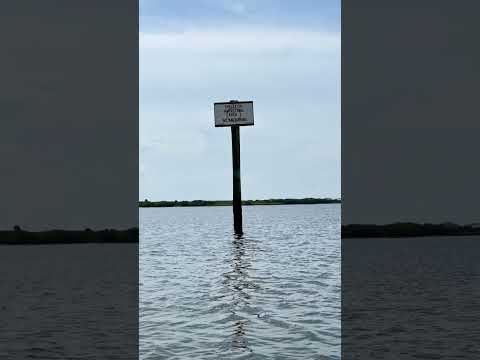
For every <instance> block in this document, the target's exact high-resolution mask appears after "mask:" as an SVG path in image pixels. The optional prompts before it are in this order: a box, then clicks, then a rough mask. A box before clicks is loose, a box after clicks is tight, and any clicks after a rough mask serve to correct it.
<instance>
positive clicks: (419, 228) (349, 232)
mask: <svg viewBox="0 0 480 360" xmlns="http://www.w3.org/2000/svg"><path fill="white" fill-rule="evenodd" d="M478 235H480V227H479V226H478V225H477V224H470V225H458V224H453V223H442V224H429V223H424V224H419V223H392V224H386V225H373V224H350V225H342V239H343V238H345V239H347V238H411V237H427V236H478Z"/></svg>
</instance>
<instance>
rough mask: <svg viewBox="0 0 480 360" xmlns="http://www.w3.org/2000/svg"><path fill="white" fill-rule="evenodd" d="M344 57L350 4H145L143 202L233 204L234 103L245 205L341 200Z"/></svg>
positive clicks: (219, 0)
mask: <svg viewBox="0 0 480 360" xmlns="http://www.w3.org/2000/svg"><path fill="white" fill-rule="evenodd" d="M340 50H341V48H340V2H339V1H329V0H328V1H313V0H312V1H307V0H302V1H295V2H293V1H282V0H280V1H279V0H277V1H269V0H261V1H258V0H257V1H226V0H190V1H187V0H170V1H159V0H141V1H140V34H139V52H140V57H139V81H140V84H139V105H140V113H139V121H140V128H139V144H140V149H139V154H140V163H139V198H140V199H141V200H143V199H149V200H150V201H154V200H195V199H205V200H215V199H229V198H231V196H232V173H231V172H232V169H231V139H230V131H229V129H228V128H215V127H214V117H213V103H214V102H217V101H229V100H232V99H235V100H253V102H254V112H255V125H254V126H249V127H242V128H241V131H240V137H241V162H242V164H241V172H242V197H243V198H244V199H264V198H282V197H292V198H293V197H295V198H297V197H333V198H337V197H340V135H341V132H340Z"/></svg>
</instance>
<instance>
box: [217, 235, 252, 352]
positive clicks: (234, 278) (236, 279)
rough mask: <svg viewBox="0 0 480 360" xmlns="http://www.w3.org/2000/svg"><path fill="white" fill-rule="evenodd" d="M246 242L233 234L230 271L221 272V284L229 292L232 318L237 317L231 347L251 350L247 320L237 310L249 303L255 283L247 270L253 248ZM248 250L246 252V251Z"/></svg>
mask: <svg viewBox="0 0 480 360" xmlns="http://www.w3.org/2000/svg"><path fill="white" fill-rule="evenodd" d="M246 243H248V240H247V239H245V238H244V236H243V234H241V235H239V234H235V235H234V237H233V242H232V260H231V271H228V272H226V273H224V274H223V277H224V278H225V280H224V281H223V284H224V285H225V286H226V287H227V288H228V289H229V290H230V292H231V295H232V296H231V298H232V300H231V307H230V312H231V313H232V316H233V317H234V318H237V320H235V323H234V327H233V335H232V347H233V348H237V349H245V350H248V351H250V352H251V351H252V350H251V349H250V348H249V346H248V341H247V339H246V328H247V327H248V320H247V319H242V318H240V316H239V315H238V310H239V309H242V308H243V307H245V306H248V305H250V301H249V300H250V298H251V296H253V294H252V295H250V294H249V290H254V289H255V285H254V284H253V283H252V280H251V279H250V277H249V270H250V269H251V267H252V264H251V261H252V256H253V253H250V252H253V249H251V248H250V249H247V248H246V245H247V244H246ZM247 251H248V252H247Z"/></svg>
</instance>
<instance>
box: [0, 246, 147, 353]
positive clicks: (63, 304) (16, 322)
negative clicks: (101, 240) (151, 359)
mask: <svg viewBox="0 0 480 360" xmlns="http://www.w3.org/2000/svg"><path fill="white" fill-rule="evenodd" d="M137 269H138V244H66V245H61V244H50V245H4V246H0V276H1V281H0V334H1V336H0V359H12V360H16V359H19V360H20V359H42V360H49V359H55V360H57V359H58V360H60V359H62V360H63V359H79V360H80V359H82V360H83V359H92V360H93V359H118V360H120V359H125V360H127V359H128V360H130V359H135V358H137V356H138V335H137V334H138V272H137Z"/></svg>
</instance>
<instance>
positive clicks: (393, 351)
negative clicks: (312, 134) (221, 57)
mask: <svg viewBox="0 0 480 360" xmlns="http://www.w3.org/2000/svg"><path fill="white" fill-rule="evenodd" d="M479 13H480V3H479V2H475V1H462V2H453V1H443V0H442V1H413V0H408V1H397V0H396V1H380V0H366V1H356V0H344V1H343V2H342V359H344V360H348V359H476V358H480V330H479V329H480V315H479V314H480V312H479V310H480V296H479V295H480V292H479V289H480V236H445V234H442V236H426V237H415V236H411V235H414V233H413V232H412V231H413V229H414V226H413V225H402V226H401V227H400V228H401V229H402V232H403V235H402V236H401V237H392V236H391V235H392V234H390V235H389V234H388V233H386V234H384V236H382V237H375V238H373V237H371V236H370V237H369V236H359V237H356V238H353V237H347V236H346V232H345V228H346V227H347V226H349V225H352V224H363V225H365V224H372V225H385V224H391V223H398V222H400V223H416V224H420V226H423V225H422V224H425V223H431V224H443V225H442V229H446V230H448V231H450V232H454V230H455V229H457V227H455V225H454V224H459V225H468V224H475V223H480V192H479V188H478V186H479V184H480V167H479V166H478V156H479V154H480V141H479V139H480V131H479V129H480V122H479V121H478V104H479V101H478V96H479V93H478V87H479V84H480V71H479V69H480V68H479V64H480V47H479V46H478V34H479V33H480V31H479V30H480V25H479V24H480V22H479V21H478V14H479ZM469 226H470V225H469ZM471 226H472V228H473V227H475V226H476V227H477V228H478V224H477V225H471ZM351 234H352V232H351V231H350V235H351ZM357 235H359V234H358V233H357ZM370 235H371V234H370Z"/></svg>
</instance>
